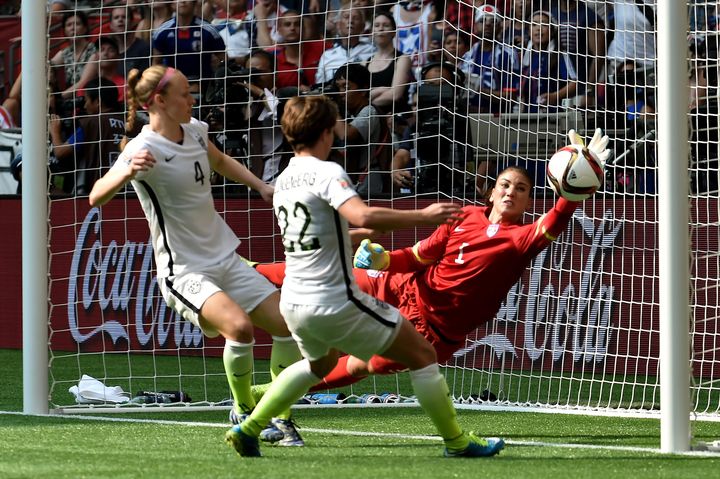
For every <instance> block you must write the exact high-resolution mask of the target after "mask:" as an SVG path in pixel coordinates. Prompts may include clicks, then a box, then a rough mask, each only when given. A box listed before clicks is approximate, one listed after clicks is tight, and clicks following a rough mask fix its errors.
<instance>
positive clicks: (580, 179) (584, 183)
mask: <svg viewBox="0 0 720 479" xmlns="http://www.w3.org/2000/svg"><path fill="white" fill-rule="evenodd" d="M604 177H605V172H604V169H603V167H602V165H601V164H600V161H598V159H597V158H596V157H595V156H594V155H593V154H592V153H591V152H590V151H589V150H588V149H587V148H586V147H583V146H580V145H568V146H563V147H562V148H560V149H559V150H558V151H556V152H555V154H554V155H553V156H552V158H550V161H548V164H547V178H548V184H549V185H550V187H551V188H552V189H553V191H554V192H555V193H557V194H558V195H560V196H562V197H563V198H565V199H566V200H570V201H582V200H585V199H587V198H589V197H590V196H592V195H593V193H595V192H596V191H597V190H598V188H600V185H602V183H603V179H604Z"/></svg>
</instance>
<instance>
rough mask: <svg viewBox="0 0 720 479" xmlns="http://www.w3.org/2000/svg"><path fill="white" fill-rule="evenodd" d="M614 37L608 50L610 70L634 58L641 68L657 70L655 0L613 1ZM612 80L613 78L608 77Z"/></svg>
mask: <svg viewBox="0 0 720 479" xmlns="http://www.w3.org/2000/svg"><path fill="white" fill-rule="evenodd" d="M612 3H613V18H614V21H615V28H614V35H613V40H612V42H610V45H609V46H608V50H607V57H608V59H609V60H610V61H611V64H610V65H608V71H609V72H613V71H615V69H617V67H618V65H620V64H623V63H625V61H627V60H631V61H633V62H634V63H635V65H636V66H637V68H638V69H640V70H651V71H653V70H654V69H655V10H654V8H653V5H654V4H655V1H654V0H637V1H636V0H613V2H612ZM608 80H611V79H608Z"/></svg>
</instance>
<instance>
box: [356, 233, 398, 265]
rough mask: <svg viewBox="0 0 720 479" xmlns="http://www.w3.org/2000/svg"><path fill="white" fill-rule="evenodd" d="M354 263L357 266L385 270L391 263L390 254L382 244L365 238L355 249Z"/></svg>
mask: <svg viewBox="0 0 720 479" xmlns="http://www.w3.org/2000/svg"><path fill="white" fill-rule="evenodd" d="M353 265H354V266H355V267H356V268H362V269H376V270H383V269H385V268H387V267H388V266H389V265H390V254H389V253H388V252H387V251H385V248H383V247H382V245H381V244H379V243H371V242H370V240H369V239H364V240H362V242H361V243H360V246H358V249H357V250H356V251H355V258H353Z"/></svg>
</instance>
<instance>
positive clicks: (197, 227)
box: [90, 65, 302, 445]
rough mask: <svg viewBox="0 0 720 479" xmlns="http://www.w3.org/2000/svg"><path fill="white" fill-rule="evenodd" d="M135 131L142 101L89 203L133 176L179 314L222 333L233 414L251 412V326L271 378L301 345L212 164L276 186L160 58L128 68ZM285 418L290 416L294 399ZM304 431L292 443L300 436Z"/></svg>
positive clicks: (258, 184) (160, 272)
mask: <svg viewBox="0 0 720 479" xmlns="http://www.w3.org/2000/svg"><path fill="white" fill-rule="evenodd" d="M128 98H129V112H128V121H127V124H126V128H127V130H128V131H132V128H133V124H134V121H135V114H136V111H137V109H138V108H143V109H145V110H147V111H148V113H149V116H150V123H149V124H148V125H146V126H145V127H143V129H142V132H141V133H140V134H138V136H137V137H135V138H134V139H133V140H132V141H130V142H127V139H125V140H124V141H123V143H125V144H124V145H123V151H122V153H121V154H120V156H119V158H118V160H117V161H116V162H115V164H114V165H113V167H112V168H111V169H110V170H109V171H108V172H107V173H106V174H105V175H104V176H103V177H102V178H100V179H99V180H98V181H97V182H96V183H95V185H94V186H93V188H92V191H91V192H90V204H91V205H93V206H99V205H103V204H105V203H107V202H108V201H110V199H111V198H112V197H113V196H114V195H115V194H116V193H117V192H118V191H120V189H121V188H123V187H124V186H125V185H126V184H127V183H128V182H131V183H132V186H133V188H134V189H135V191H136V192H137V195H138V198H139V199H140V204H141V205H142V208H143V211H144V212H145V216H146V218H147V221H148V224H149V226H150V236H151V241H152V246H153V252H154V255H155V264H156V266H157V280H158V287H159V289H160V292H161V293H162V295H163V298H164V299H165V302H166V303H167V305H168V306H169V307H170V308H172V309H174V310H175V311H176V312H177V314H178V316H180V317H182V318H183V319H185V320H187V321H190V322H191V323H193V324H194V325H195V326H197V327H199V328H200V329H202V331H203V333H204V334H206V335H207V336H209V337H215V336H218V335H222V336H223V337H224V338H225V347H224V350H223V364H224V366H225V373H226V376H227V379H228V383H229V386H230V390H231V391H232V394H233V399H234V401H233V402H234V407H233V409H232V411H231V414H230V417H231V421H233V422H237V421H238V419H237V418H238V417H241V416H242V415H243V414H248V413H250V412H251V411H252V410H253V409H254V407H255V399H254V398H253V396H252V394H251V392H250V383H251V380H252V376H253V374H252V372H253V344H254V339H253V338H254V336H253V328H254V326H259V327H261V328H262V329H264V330H265V331H267V332H268V333H270V334H271V335H272V336H273V349H272V353H271V357H270V369H271V373H272V375H273V377H274V376H275V375H276V374H278V373H279V372H280V370H281V369H282V368H283V367H284V366H283V367H281V366H280V365H281V364H282V365H288V364H291V363H293V362H295V361H297V360H298V359H300V351H299V350H298V348H297V345H296V344H295V342H294V341H293V340H292V337H291V336H290V331H289V330H288V329H287V326H286V325H285V322H284V320H283V318H282V316H281V315H280V310H279V307H278V304H279V294H278V292H277V290H276V289H275V288H273V286H272V285H271V284H270V283H269V282H268V281H267V280H266V279H265V278H263V277H262V276H261V275H259V274H258V273H257V272H256V271H254V270H253V269H252V268H250V267H248V265H247V264H246V263H245V262H244V261H243V260H242V259H241V258H240V257H239V256H238V255H237V253H236V252H235V249H236V248H237V247H238V245H239V244H240V242H239V240H238V238H237V237H236V236H235V233H233V231H232V229H230V227H229V226H228V225H227V224H226V223H225V221H224V220H223V219H222V217H220V215H219V214H218V213H217V211H216V210H215V205H214V201H213V197H212V194H211V187H210V173H211V171H213V170H214V171H216V172H218V173H220V174H222V175H223V176H226V177H228V178H231V179H233V180H235V181H238V182H240V183H243V184H245V185H247V186H248V187H250V188H253V189H255V190H257V191H258V192H259V193H260V194H261V195H262V197H263V199H265V200H266V201H270V200H271V198H272V195H273V192H274V190H273V187H272V186H269V185H267V184H265V183H263V182H262V181H261V180H260V179H259V178H257V177H255V176H254V175H253V174H252V173H251V172H250V171H249V170H248V169H247V168H246V167H245V166H243V165H242V164H241V163H239V162H238V161H235V160H234V159H233V158H231V157H229V156H228V155H226V154H224V153H222V152H220V151H219V150H218V149H217V147H215V146H214V145H213V144H212V143H211V142H209V141H208V126H207V125H206V124H205V123H203V122H200V121H197V120H195V119H194V118H192V108H193V105H194V103H195V100H194V99H193V97H192V95H191V94H190V86H189V84H188V80H187V78H186V77H185V75H184V74H183V73H182V72H180V71H179V70H175V69H174V68H168V67H164V66H159V65H155V66H152V67H150V68H148V69H146V70H145V71H144V72H143V73H142V75H141V74H140V72H139V71H138V70H137V69H133V70H131V71H130V74H129V75H128ZM278 416H279V418H278V419H281V420H284V421H287V422H290V421H289V419H290V411H289V408H288V409H287V410H285V411H278ZM301 443H302V440H301V439H300V438H299V436H297V437H296V438H295V440H293V441H292V444H288V445H301Z"/></svg>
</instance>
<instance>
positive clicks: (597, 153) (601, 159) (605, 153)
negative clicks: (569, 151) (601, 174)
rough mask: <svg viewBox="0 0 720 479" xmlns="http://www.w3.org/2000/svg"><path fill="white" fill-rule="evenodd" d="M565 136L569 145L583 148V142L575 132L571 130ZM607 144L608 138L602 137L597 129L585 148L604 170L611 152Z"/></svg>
mask: <svg viewBox="0 0 720 479" xmlns="http://www.w3.org/2000/svg"><path fill="white" fill-rule="evenodd" d="M567 136H568V139H569V140H570V144H571V145H573V146H579V147H581V148H585V142H584V141H583V139H582V137H581V136H580V135H578V134H577V133H576V132H575V130H572V129H571V130H570V131H568V133H567ZM608 143H610V137H609V136H607V135H603V134H602V130H601V129H600V128H598V129H597V130H595V134H594V135H593V137H592V139H591V140H590V143H589V144H588V146H587V149H588V151H590V153H592V154H593V156H594V157H595V158H596V159H597V160H598V163H600V166H601V167H602V168H603V169H605V163H607V160H608V159H609V158H610V156H611V155H612V151H611V150H609V149H608V147H607V146H608Z"/></svg>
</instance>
